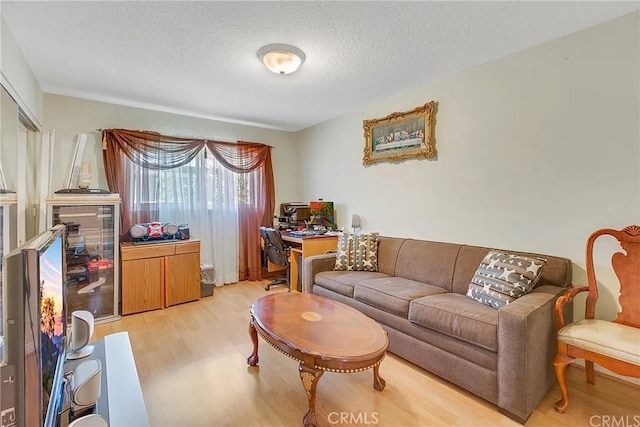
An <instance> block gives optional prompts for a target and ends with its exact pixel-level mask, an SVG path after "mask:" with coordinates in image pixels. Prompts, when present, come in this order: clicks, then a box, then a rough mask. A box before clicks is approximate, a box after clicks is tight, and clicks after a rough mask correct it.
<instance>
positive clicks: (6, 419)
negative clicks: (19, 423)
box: [0, 407, 16, 427]
mask: <svg viewBox="0 0 640 427" xmlns="http://www.w3.org/2000/svg"><path fill="white" fill-rule="evenodd" d="M15 425H16V408H15V407H11V408H7V409H5V410H4V411H2V412H0V427H11V426H15Z"/></svg>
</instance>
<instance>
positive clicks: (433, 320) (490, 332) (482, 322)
mask: <svg viewBox="0 0 640 427" xmlns="http://www.w3.org/2000/svg"><path fill="white" fill-rule="evenodd" d="M409 321H410V322H412V323H414V324H416V325H420V326H423V327H425V328H429V329H432V330H434V331H437V332H440V333H443V334H445V335H448V336H451V337H454V338H458V339H461V340H464V341H466V342H469V343H472V344H475V345H479V346H481V347H483V348H486V349H487V350H491V351H495V352H497V351H498V311H497V310H493V309H492V308H491V307H489V306H486V305H483V304H478V303H476V302H475V301H473V300H470V299H469V298H466V297H465V296H464V295H460V294H456V293H445V294H441V295H432V296H427V297H423V298H418V299H415V300H413V301H411V304H409Z"/></svg>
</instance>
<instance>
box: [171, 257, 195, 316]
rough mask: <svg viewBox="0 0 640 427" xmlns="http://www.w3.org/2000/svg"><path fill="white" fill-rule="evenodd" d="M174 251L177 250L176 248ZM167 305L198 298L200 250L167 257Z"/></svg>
mask: <svg viewBox="0 0 640 427" xmlns="http://www.w3.org/2000/svg"><path fill="white" fill-rule="evenodd" d="M176 252H178V251H177V250H176ZM166 261H167V265H166V267H167V280H166V292H167V296H166V298H167V301H166V302H167V304H166V305H167V307H168V306H170V305H174V304H180V303H183V302H187V301H194V300H197V299H199V298H200V251H199V249H198V252H193V253H186V254H177V255H174V256H172V257H167V258H166Z"/></svg>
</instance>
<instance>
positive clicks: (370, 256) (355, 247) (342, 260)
mask: <svg viewBox="0 0 640 427" xmlns="http://www.w3.org/2000/svg"><path fill="white" fill-rule="evenodd" d="M334 270H339V271H345V270H346V271H378V234H377V233H371V234H350V233H340V234H339V235H338V251H337V254H336V266H335V268H334Z"/></svg>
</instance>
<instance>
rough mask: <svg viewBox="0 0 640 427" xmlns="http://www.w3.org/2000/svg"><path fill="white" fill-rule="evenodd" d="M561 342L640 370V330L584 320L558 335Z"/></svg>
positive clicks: (595, 320)
mask: <svg viewBox="0 0 640 427" xmlns="http://www.w3.org/2000/svg"><path fill="white" fill-rule="evenodd" d="M558 341H560V342H563V343H566V344H569V345H572V346H575V347H580V348H583V349H585V350H588V351H592V352H594V353H600V354H604V355H606V356H609V357H612V358H614V359H618V360H622V361H625V362H628V363H631V364H632V365H638V366H640V329H639V328H634V327H633V326H627V325H622V324H620V323H614V322H610V321H608V320H598V319H584V320H580V321H578V322H575V323H571V324H570V325H567V326H565V327H564V328H562V329H560V331H558Z"/></svg>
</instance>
